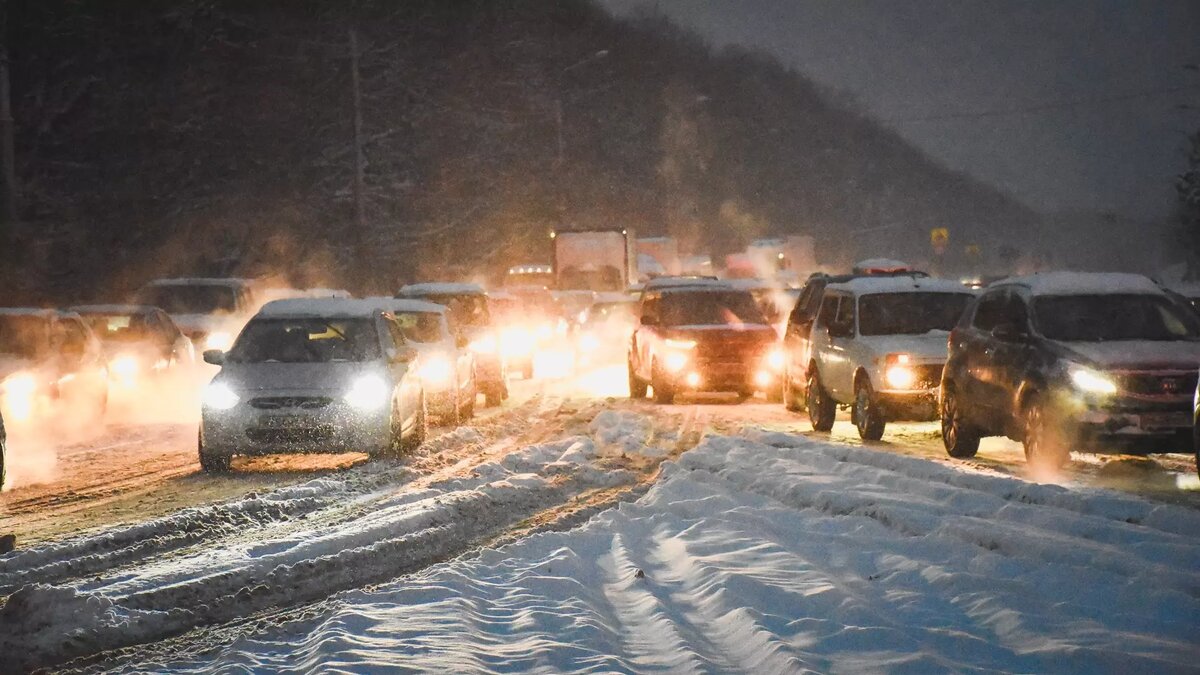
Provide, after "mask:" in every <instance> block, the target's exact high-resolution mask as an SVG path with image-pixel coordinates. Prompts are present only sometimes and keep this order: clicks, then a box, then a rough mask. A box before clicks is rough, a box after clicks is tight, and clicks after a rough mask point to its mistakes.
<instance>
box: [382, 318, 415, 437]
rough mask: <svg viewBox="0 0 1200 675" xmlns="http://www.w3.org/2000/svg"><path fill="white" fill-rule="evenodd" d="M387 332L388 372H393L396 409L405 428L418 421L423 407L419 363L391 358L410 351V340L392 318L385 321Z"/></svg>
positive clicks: (385, 332) (385, 347)
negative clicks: (417, 416) (418, 370)
mask: <svg viewBox="0 0 1200 675" xmlns="http://www.w3.org/2000/svg"><path fill="white" fill-rule="evenodd" d="M383 324H384V328H385V330H384V331H383V335H384V342H383V344H384V353H385V354H387V355H389V356H388V358H387V363H388V370H389V371H390V372H391V375H392V380H393V381H394V382H395V383H396V393H395V400H396V408H397V410H398V412H399V413H400V417H401V419H403V420H404V426H406V427H407V426H408V425H409V424H410V423H412V422H414V421H415V420H416V415H417V412H418V410H419V409H420V405H421V386H420V383H419V382H418V380H419V379H420V378H418V377H417V376H416V373H417V362H416V361H400V360H397V359H395V358H391V355H394V354H397V353H399V352H401V351H405V350H407V349H410V348H411V347H410V346H409V344H408V340H407V339H406V338H405V337H404V331H403V329H401V328H400V324H398V323H396V321H395V320H394V319H392V318H390V317H388V318H384V319H383Z"/></svg>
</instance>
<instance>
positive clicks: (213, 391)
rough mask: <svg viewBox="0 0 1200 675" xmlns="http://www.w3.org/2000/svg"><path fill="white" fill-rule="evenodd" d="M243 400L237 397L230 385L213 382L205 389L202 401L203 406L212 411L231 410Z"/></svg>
mask: <svg viewBox="0 0 1200 675" xmlns="http://www.w3.org/2000/svg"><path fill="white" fill-rule="evenodd" d="M240 400H241V398H240V397H239V396H238V395H237V392H235V391H234V390H233V389H231V388H230V387H229V385H227V384H224V383H222V382H213V383H211V384H209V385H208V386H207V387H205V388H204V394H203V396H202V397H201V399H200V402H201V404H203V406H204V407H205V408H208V409H210V410H229V409H230V408H232V407H233V406H235V405H237V404H238V401H240Z"/></svg>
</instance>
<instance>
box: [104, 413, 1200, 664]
mask: <svg viewBox="0 0 1200 675" xmlns="http://www.w3.org/2000/svg"><path fill="white" fill-rule="evenodd" d="M1198 525H1200V523H1198V522H1197V515H1196V514H1195V513H1194V512H1193V511H1190V510H1187V509H1182V508H1177V507H1171V506H1162V505H1153V504H1149V503H1147V502H1143V501H1141V500H1138V499H1135V498H1128V497H1121V496H1117V495H1113V494H1111V493H1105V492H1095V493H1080V492H1069V491H1067V490H1064V489H1061V488H1055V487H1048V486H1037V485H1032V484H1028V483H1023V482H1022V481H1019V480H1014V479H1008V478H994V477H988V476H981V475H970V474H964V473H962V472H959V471H956V470H954V469H953V468H950V467H946V466H941V465H938V464H935V463H933V462H929V461H925V460H921V459H917V458H911V457H902V456H897V455H892V454H888V453H884V452H878V451H872V450H869V449H862V448H849V447H845V446H838V445H832V444H828V443H820V442H815V441H810V440H808V439H804V438H799V437H793V436H786V435H782V434H765V433H748V434H747V435H745V436H742V437H710V438H708V439H706V440H705V441H704V442H703V443H702V444H701V445H700V446H698V447H697V448H695V449H694V450H692V451H691V452H688V453H686V454H684V455H683V456H682V457H681V458H680V459H679V461H678V462H677V463H674V464H668V465H666V467H665V471H664V478H663V479H662V480H661V481H660V482H659V483H658V484H657V485H655V487H654V488H652V489H651V490H650V491H649V492H648V493H647V494H646V495H645V496H644V497H643V498H642V499H640V500H639V501H638V502H637V503H635V504H624V505H622V506H621V507H620V508H618V509H613V510H610V511H607V512H605V513H603V514H601V515H599V516H597V517H596V518H594V519H593V520H591V521H590V522H589V523H588V524H587V525H585V526H583V527H581V528H579V529H576V530H573V531H570V532H565V533H547V534H541V535H535V536H532V537H529V538H527V539H524V540H521V541H519V542H517V543H515V544H513V545H510V546H507V547H504V548H501V549H496V550H487V551H484V552H482V553H481V554H480V555H478V556H477V557H474V558H468V559H462V560H457V561H452V562H448V563H443V564H439V565H435V566H433V567H430V568H427V569H426V570H424V571H423V572H421V573H419V574H416V575H414V576H412V577H409V578H407V579H403V580H399V581H395V582H391V583H389V584H386V585H384V586H382V587H379V588H377V589H373V590H369V591H366V590H359V591H353V592H348V593H344V594H342V595H340V596H337V597H336V598H335V599H334V601H332V602H330V603H327V604H326V605H325V606H324V607H325V609H324V610H323V612H324V613H323V614H321V615H319V616H317V617H316V618H312V619H307V618H306V619H302V620H297V621H294V622H292V623H287V624H283V625H281V626H275V627H272V628H269V629H261V628H260V629H257V630H255V629H251V628H247V629H246V630H247V631H251V632H249V633H248V634H245V635H244V636H243V637H240V638H238V639H236V640H234V641H233V642H232V643H231V644H228V645H225V646H222V647H212V646H211V645H207V646H206V645H204V644H200V645H189V644H188V641H187V640H184V641H182V642H183V644H178V643H176V644H171V645H164V647H163V649H162V650H160V653H162V654H167V655H168V656H165V657H163V658H150V659H149V660H147V659H146V658H143V659H142V661H141V662H140V663H136V664H125V665H124V666H123V668H125V669H126V670H128V671H155V672H162V671H182V672H204V673H208V672H214V671H215V672H246V671H250V672H273V671H279V670H285V669H297V670H303V671H323V670H340V671H350V672H361V671H367V670H388V669H396V670H417V671H433V672H471V671H487V672H494V671H501V672H513V671H529V670H541V671H552V672H553V671H570V672H578V671H590V672H598V671H622V672H640V671H647V670H668V669H669V670H674V671H688V672H703V671H716V672H725V671H740V672H754V673H758V672H794V671H800V670H812V671H818V672H855V673H857V672H877V671H907V672H930V671H936V672H944V671H952V672H964V671H984V672H1079V673H1083V672H1087V673H1117V672H1120V673H1125V672H1155V673H1166V672H1195V664H1196V663H1197V662H1200V647H1197V643H1196V639H1195V638H1196V634H1197V630H1198V629H1200V534H1198V533H1200V529H1197V526H1198ZM180 648H182V649H185V650H186V651H185V652H182V653H188V654H194V656H189V657H183V656H181V652H179V651H177V650H178V649H180Z"/></svg>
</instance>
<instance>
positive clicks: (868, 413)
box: [854, 379, 887, 441]
mask: <svg viewBox="0 0 1200 675" xmlns="http://www.w3.org/2000/svg"><path fill="white" fill-rule="evenodd" d="M854 426H856V427H858V437H859V438H861V439H863V440H864V441H877V440H879V439H881V438H883V429H884V427H885V426H887V420H886V419H884V417H883V410H882V409H881V408H880V405H879V401H878V400H876V398H875V391H874V390H873V389H871V383H870V382H867V381H866V380H865V379H864V380H862V381H860V382H859V384H858V386H857V387H855V388H854Z"/></svg>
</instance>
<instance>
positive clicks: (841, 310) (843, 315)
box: [830, 295, 856, 332]
mask: <svg viewBox="0 0 1200 675" xmlns="http://www.w3.org/2000/svg"><path fill="white" fill-rule="evenodd" d="M855 306H856V303H855V302H854V298H852V297H850V296H848V295H847V296H843V297H842V301H841V302H839V303H838V309H837V313H836V314H835V315H834V317H833V321H834V323H833V324H830V325H837V326H842V327H843V328H844V329H845V330H846V331H847V332H853V330H854V314H855Z"/></svg>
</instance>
